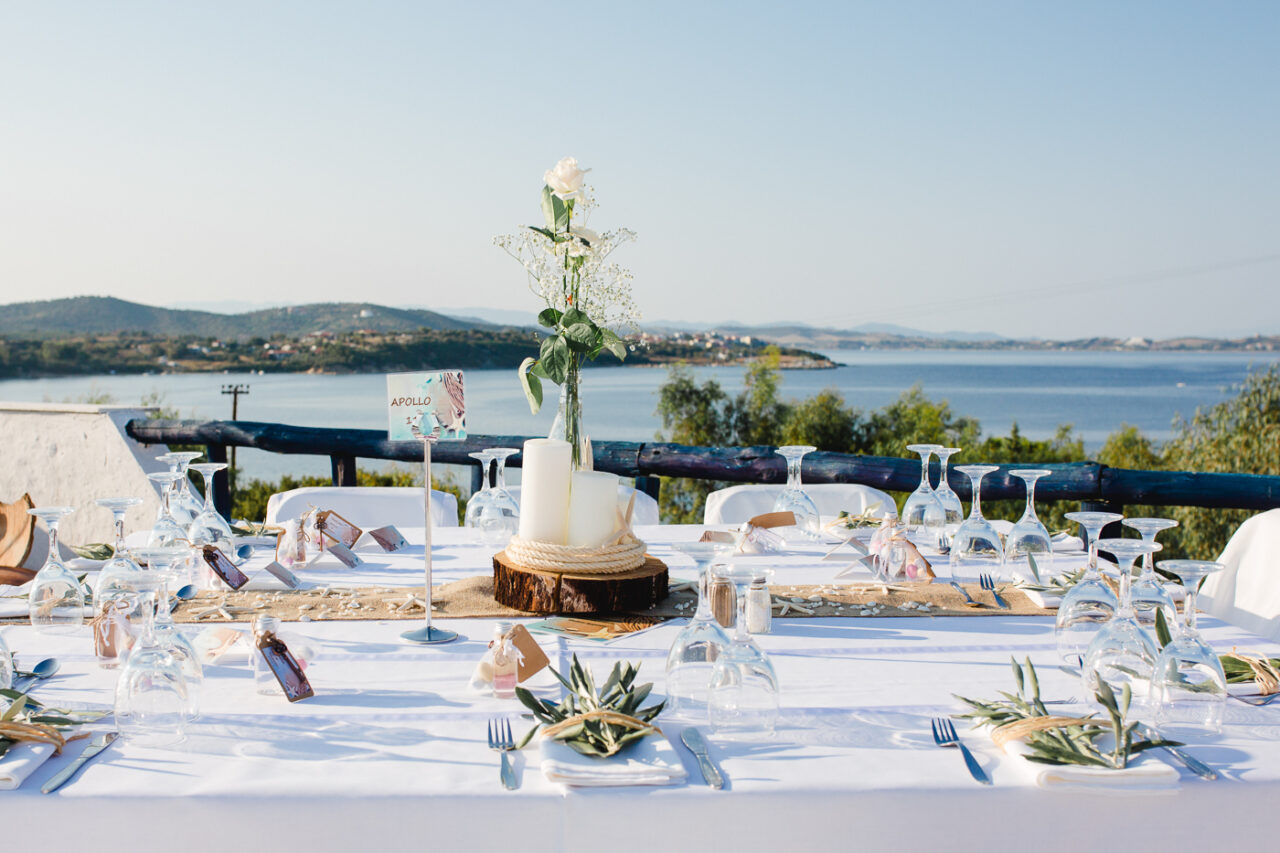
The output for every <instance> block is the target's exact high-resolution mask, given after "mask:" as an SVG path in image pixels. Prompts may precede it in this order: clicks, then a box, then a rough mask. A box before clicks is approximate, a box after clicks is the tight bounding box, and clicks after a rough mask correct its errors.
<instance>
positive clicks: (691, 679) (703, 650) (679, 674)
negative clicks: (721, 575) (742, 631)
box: [667, 542, 733, 722]
mask: <svg viewBox="0 0 1280 853" xmlns="http://www.w3.org/2000/svg"><path fill="white" fill-rule="evenodd" d="M672 547H673V548H674V550H676V551H679V552H680V553H682V554H684V555H685V556H687V557H689V558H690V559H692V560H693V562H694V565H695V566H696V567H697V570H698V609H697V610H696V611H695V612H694V614H693V619H692V620H691V621H690V622H689V624H688V625H686V626H685V627H684V628H682V629H680V633H679V634H677V635H676V638H675V641H674V642H672V644H671V649H670V650H669V651H668V652H667V707H668V709H669V710H670V713H672V714H673V715H675V716H676V717H679V718H680V719H683V720H689V721H692V722H706V720H707V711H708V701H707V700H708V697H709V696H710V693H711V675H712V671H713V670H714V669H715V663H716V659H717V658H719V657H720V655H721V654H723V652H724V649H725V648H726V647H727V646H728V645H729V642H730V641H729V635H728V634H726V633H725V630H724V629H723V628H721V627H720V623H719V622H717V621H716V617H715V615H714V614H713V613H712V612H711V578H710V571H709V567H710V565H711V563H712V562H713V561H714V560H715V559H716V557H722V556H725V555H727V554H729V553H730V552H731V551H732V550H733V546H732V545H730V544H728V543H723V542H681V543H679V544H677V545H673V546H672Z"/></svg>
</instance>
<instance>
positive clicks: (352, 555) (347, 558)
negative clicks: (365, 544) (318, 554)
mask: <svg viewBox="0 0 1280 853" xmlns="http://www.w3.org/2000/svg"><path fill="white" fill-rule="evenodd" d="M325 550H326V551H328V552H329V553H330V554H332V555H333V556H335V557H337V558H338V560H339V561H340V562H341V563H342V564H343V565H344V566H346V567H347V568H348V569H354V568H355V567H356V566H358V565H360V564H361V563H363V562H364V560H361V559H360V555H359V554H357V553H356V552H355V551H352V550H351V549H350V548H348V547H347V546H346V545H343V544H342V543H341V542H334V543H333V544H332V545H330V546H329V547H328V548H326V549H325Z"/></svg>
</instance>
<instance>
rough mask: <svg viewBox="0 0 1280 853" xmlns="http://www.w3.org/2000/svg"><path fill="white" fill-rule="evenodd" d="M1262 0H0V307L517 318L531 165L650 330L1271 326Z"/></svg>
mask: <svg viewBox="0 0 1280 853" xmlns="http://www.w3.org/2000/svg"><path fill="white" fill-rule="evenodd" d="M1277 45H1280V3H1276V2H1252V3H1250V2H1216V3H1215V2H1195V3H1191V2H1187V3H1180V2H1119V0H1112V2H1099V3H1086V2H1072V3H1055V2H959V0H956V2H935V3H911V2H883V3H874V4H872V3H854V2H850V3H812V2H811V3H804V2H793V3H785V4H784V3H744V2H731V3H712V2H675V3H643V2H636V3H626V4H623V3H598V2H597V3H572V2H561V3H554V4H532V3H528V2H519V3H481V2H477V3H458V2H450V3H426V2H422V3H397V2H350V3H323V2H315V0H307V2H296V3H286V2H227V0H220V2H208V3H172V2H150V3H147V2H111V3H101V2H88V0H86V2H82V3H65V2H53V0H43V2H40V3H25V2H4V3H2V4H0V297H2V298H0V301H4V302H7V301H16V300H20V299H28V298H53V297H58V296H68V295H76V294H110V295H115V296H120V297H122V298H126V299H134V300H138V301H144V302H151V303H158V304H169V303H175V302H192V301H219V300H232V301H245V302H263V303H283V302H309V301H320V300H343V299H350V300H370V301H376V302H383V303H388V304H400V305H423V306H430V307H434V308H438V309H441V310H448V309H449V308H451V307H458V306H468V305H492V306H495V307H502V308H521V307H528V309H529V310H530V311H531V312H532V311H534V310H535V309H536V305H535V304H534V300H533V297H532V296H530V295H529V294H528V292H527V290H526V289H525V287H524V280H523V273H522V272H521V270H520V269H519V268H518V267H517V266H516V265H515V263H514V261H511V260H510V259H509V258H507V257H506V256H505V255H503V254H502V253H501V252H500V251H499V250H498V249H496V248H494V247H493V246H492V245H491V242H490V241H491V237H492V236H493V235H494V234H497V233H500V232H504V231H510V230H513V229H515V228H516V227H518V226H519V225H521V224H522V223H528V222H533V221H536V219H537V217H538V204H537V202H538V199H537V196H538V192H539V189H540V187H541V176H542V172H543V170H545V169H546V168H548V167H549V166H550V165H552V164H553V163H554V162H555V161H556V160H557V159H558V158H560V157H561V156H564V155H568V154H571V155H574V156H577V157H578V158H579V160H580V161H581V162H582V163H583V164H584V165H586V166H590V167H592V168H593V170H594V171H593V172H592V173H591V178H592V183H593V185H594V186H595V190H596V194H597V197H598V200H599V202H600V208H599V210H598V212H597V214H596V217H595V218H594V220H593V225H597V226H605V227H607V226H611V225H626V226H628V227H630V228H632V229H634V230H635V231H637V232H638V233H639V241H638V242H636V243H635V244H632V245H630V246H627V247H625V248H624V249H623V250H621V251H620V252H619V254H618V255H617V259H618V260H620V261H622V262H625V263H626V264H627V265H629V266H630V267H631V268H632V269H633V270H634V271H635V273H636V287H637V297H638V301H639V302H640V304H641V307H642V308H643V309H644V311H645V314H646V315H647V316H648V317H651V318H672V319H675V318H679V319H691V320H706V321H709V322H714V321H721V320H740V321H746V322H753V323H755V322H765V321H772V320H797V321H809V322H818V323H823V324H830V325H841V326H852V325H856V324H859V323H864V322H872V321H885V322H895V323H901V324H906V325H912V326H917V327H923V328H929V329H935V330H944V329H953V328H956V329H966V328H967V329H974V330H977V329H981V330H991V331H996V332H1002V333H1005V334H1020V335H1023V334H1024V335H1041V336H1046V337H1058V338H1061V337H1074V336H1082V335H1088V334H1114V335H1131V334H1138V335H1147V336H1162V337H1163V336H1169V335H1176V334H1189V333H1197V332H1199V333H1206V334H1246V333H1253V332H1264V333H1277V332H1280V57H1278V55H1277Z"/></svg>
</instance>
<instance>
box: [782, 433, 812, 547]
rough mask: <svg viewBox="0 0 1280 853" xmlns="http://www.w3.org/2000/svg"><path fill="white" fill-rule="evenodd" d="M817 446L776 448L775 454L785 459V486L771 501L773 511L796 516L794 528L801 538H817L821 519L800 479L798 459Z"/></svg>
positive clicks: (792, 445) (801, 445)
mask: <svg viewBox="0 0 1280 853" xmlns="http://www.w3.org/2000/svg"><path fill="white" fill-rule="evenodd" d="M817 449H818V448H816V447H814V446H812V445H809V444H788V445H785V446H783V447H779V448H778V449H777V451H776V452H777V454H778V455H779V456H781V457H782V458H783V459H785V460H787V487H786V488H785V489H783V490H782V492H781V493H780V494H779V495H778V497H777V499H776V500H774V502H773V511H774V512H790V513H794V514H795V517H796V530H797V531H798V533H799V538H800V539H803V540H809V541H812V540H815V539H819V538H820V536H819V533H818V531H819V530H820V529H821V527H822V524H821V519H820V518H819V517H818V505H817V504H815V503H814V502H813V498H811V497H809V493H808V492H806V491H805V490H804V483H803V482H802V480H801V474H800V460H802V459H803V458H804V457H805V454H807V453H812V452H813V451H815V450H817Z"/></svg>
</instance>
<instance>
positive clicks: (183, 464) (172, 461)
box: [156, 450, 204, 527]
mask: <svg viewBox="0 0 1280 853" xmlns="http://www.w3.org/2000/svg"><path fill="white" fill-rule="evenodd" d="M201 456H204V454H203V453H201V452H199V451H196V450H171V451H169V452H168V453H162V454H160V455H159V456H157V457H156V458H157V459H159V460H160V461H161V462H164V463H166V464H167V465H168V466H169V470H170V471H172V472H174V473H175V474H181V475H182V479H181V480H178V481H177V482H176V483H174V486H173V491H174V496H173V500H172V501H171V502H170V507H169V510H170V512H172V513H173V517H174V520H175V521H177V522H178V524H180V525H182V526H183V527H186V526H187V525H189V524H191V522H192V521H194V520H195V517H196V516H197V515H199V514H200V510H201V509H202V508H203V507H202V506H201V504H200V498H199V497H198V496H197V495H196V494H195V493H194V492H193V491H192V490H191V483H190V481H187V468H188V467H190V465H191V463H192V462H194V461H195V460H197V459H199V458H200V457H201Z"/></svg>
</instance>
